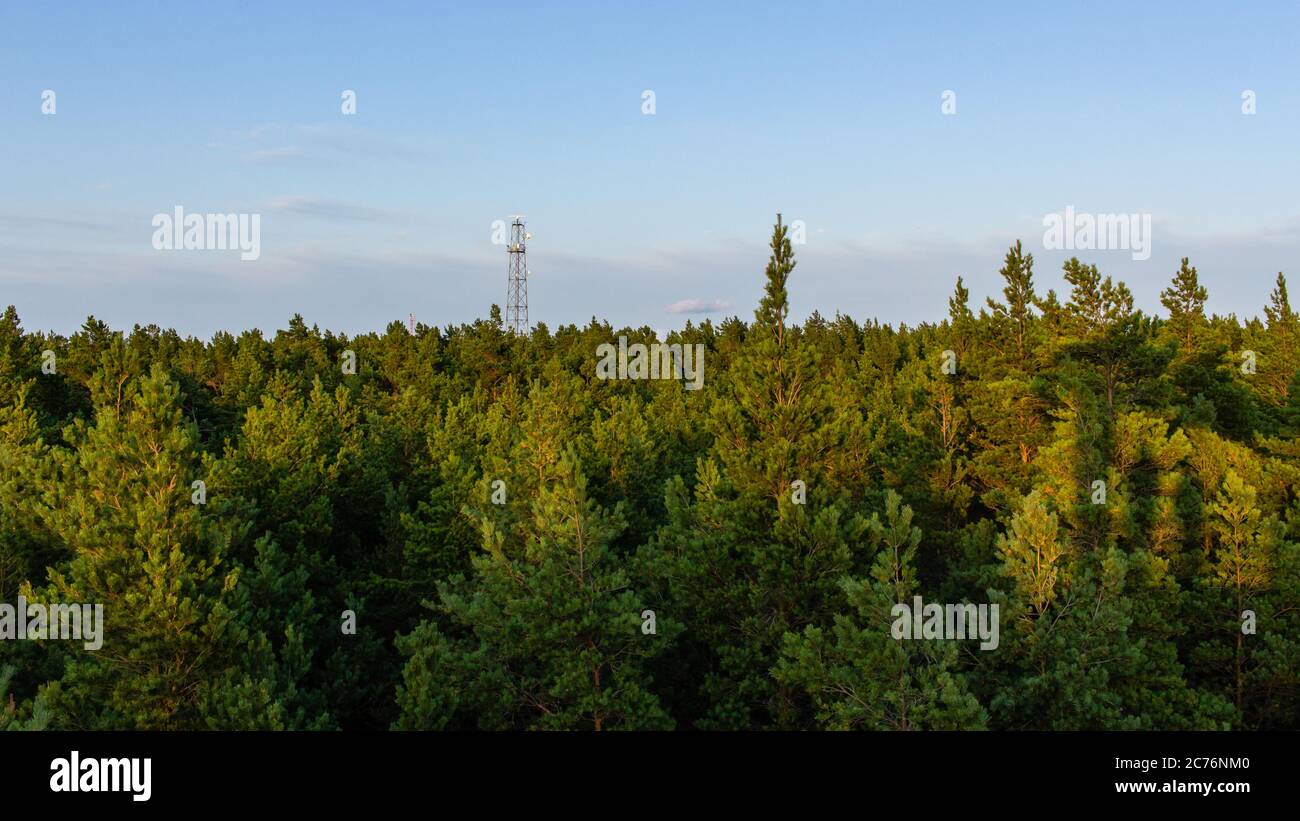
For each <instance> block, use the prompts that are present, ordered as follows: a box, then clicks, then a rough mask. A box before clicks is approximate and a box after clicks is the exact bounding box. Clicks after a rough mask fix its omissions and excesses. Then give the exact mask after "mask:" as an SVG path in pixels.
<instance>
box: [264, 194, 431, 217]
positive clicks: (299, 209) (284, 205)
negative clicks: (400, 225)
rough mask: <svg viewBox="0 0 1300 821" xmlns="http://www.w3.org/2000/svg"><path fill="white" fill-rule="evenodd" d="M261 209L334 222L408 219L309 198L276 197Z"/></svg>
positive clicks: (322, 199) (347, 204)
mask: <svg viewBox="0 0 1300 821" xmlns="http://www.w3.org/2000/svg"><path fill="white" fill-rule="evenodd" d="M262 209H263V210H265V211H272V212H280V213H286V214H297V215H299V216H303V217H311V218H313V219H321V220H331V221H336V222H399V221H405V220H408V219H410V217H409V216H404V215H402V214H399V213H397V212H395V211H389V210H387V209H383V208H371V207H370V206H366V205H358V204H356V203H350V202H343V201H341V200H332V199H328V198H325V197H311V196H285V197H276V198H274V199H272V200H269V201H268V202H266V203H265V204H264V205H263V206H262Z"/></svg>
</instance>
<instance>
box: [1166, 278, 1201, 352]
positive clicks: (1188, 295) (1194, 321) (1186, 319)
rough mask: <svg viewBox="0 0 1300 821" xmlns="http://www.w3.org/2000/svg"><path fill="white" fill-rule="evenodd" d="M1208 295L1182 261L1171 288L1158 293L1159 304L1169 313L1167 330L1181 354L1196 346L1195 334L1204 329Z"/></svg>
mask: <svg viewBox="0 0 1300 821" xmlns="http://www.w3.org/2000/svg"><path fill="white" fill-rule="evenodd" d="M1208 296H1209V294H1208V292H1207V291H1206V290H1205V288H1204V286H1202V285H1201V284H1200V280H1199V279H1197V276H1196V269H1195V268H1193V267H1192V266H1191V265H1189V264H1188V259H1187V257H1183V261H1182V263H1181V264H1180V265H1179V267H1178V272H1177V273H1175V274H1174V281H1173V284H1172V285H1170V286H1169V287H1168V288H1166V289H1165V290H1163V291H1161V292H1160V304H1161V305H1164V306H1165V310H1167V311H1169V327H1170V329H1171V330H1172V331H1173V334H1174V338H1175V339H1177V340H1178V345H1179V348H1181V349H1182V351H1183V352H1184V354H1186V353H1187V352H1190V351H1191V350H1192V349H1193V348H1194V346H1195V340H1196V335H1197V333H1198V332H1199V331H1200V330H1201V329H1203V328H1204V327H1205V324H1206V323H1205V300H1206V299H1207V298H1208Z"/></svg>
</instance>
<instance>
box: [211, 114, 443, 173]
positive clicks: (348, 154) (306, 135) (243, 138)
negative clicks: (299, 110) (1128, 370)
mask: <svg viewBox="0 0 1300 821" xmlns="http://www.w3.org/2000/svg"><path fill="white" fill-rule="evenodd" d="M208 147H209V148H211V149H213V150H216V151H231V152H234V153H236V154H238V155H240V156H242V157H243V158H244V159H245V160H246V161H249V162H252V163H255V164H258V165H298V164H308V165H315V164H320V163H334V162H342V161H345V160H348V159H355V158H358V157H371V158H382V159H399V160H400V159H407V160H409V159H419V158H420V157H422V156H424V154H425V152H424V150H423V149H422V148H421V147H420V146H419V145H418V144H416V143H415V142H413V141H411V140H409V139H405V138H402V137H393V136H389V135H383V134H376V133H373V132H370V131H367V130H365V129H363V128H357V127H355V126H353V125H350V124H343V123H339V124H333V123H298V124H281V123H269V124H265V125H258V126H254V127H253V128H249V129H246V130H244V131H241V132H237V133H234V134H227V135H226V139H222V140H214V141H210V142H209V143H208Z"/></svg>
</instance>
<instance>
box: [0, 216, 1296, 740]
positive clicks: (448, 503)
mask: <svg viewBox="0 0 1300 821" xmlns="http://www.w3.org/2000/svg"><path fill="white" fill-rule="evenodd" d="M990 264H991V265H993V264H996V261H995V260H990ZM760 265H761V260H756V265H755V276H756V277H757V276H759V275H760V271H759V268H760ZM803 273H804V271H802V270H799V269H796V267H795V260H794V254H793V249H792V247H791V244H790V242H789V239H788V238H787V236H786V229H785V228H784V227H777V228H776V229H775V230H774V233H773V238H772V255H771V258H770V260H769V262H768V266H767V270H766V291H765V295H764V297H763V300H762V302H761V304H760V305H759V306H758V308H757V310H756V312H755V314H754V316H753V320H752V321H751V322H744V321H741V320H740V319H735V318H733V319H729V320H727V321H724V322H721V323H720V324H716V325H715V324H713V323H711V322H709V321H705V322H703V323H701V324H698V325H694V324H692V325H688V326H687V328H686V329H685V330H684V331H683V332H680V333H674V334H673V335H672V337H671V339H670V340H669V341H671V342H674V343H680V344H700V345H703V349H704V358H703V386H702V388H701V389H699V390H686V389H685V386H684V384H683V383H682V382H680V381H674V380H671V379H669V380H663V379H660V380H649V379H644V380H637V379H624V380H618V379H613V380H602V379H597V378H596V374H595V371H596V367H597V362H598V357H597V355H596V350H597V348H598V346H600V345H602V344H606V343H612V342H616V341H617V338H618V336H619V335H625V336H627V337H628V340H629V342H646V343H648V342H652V341H654V332H653V331H651V330H650V329H649V328H641V329H624V330H617V329H614V328H612V327H610V326H609V325H608V324H604V323H602V322H600V321H599V320H597V319H593V320H592V322H591V324H589V325H588V326H586V327H584V328H578V327H574V326H565V327H560V328H557V329H555V330H551V329H549V328H548V327H546V326H545V325H543V324H540V323H539V324H538V325H537V326H536V327H535V329H534V330H533V332H532V334H531V335H530V336H527V337H524V336H516V335H513V334H510V333H508V332H507V331H506V330H505V329H504V327H503V323H502V320H501V316H500V312H499V311H498V310H497V309H496V308H495V307H494V308H493V310H492V312H491V316H490V318H488V319H481V320H478V321H476V322H474V323H473V324H469V325H461V326H458V327H450V328H447V329H438V328H431V327H426V326H417V327H416V329H415V333H414V334H411V333H409V332H408V329H407V328H406V327H405V326H404V325H403V324H401V323H399V322H394V323H392V324H391V325H389V327H388V328H387V329H386V330H385V331H384V332H383V333H380V334H373V333H372V334H367V335H364V336H358V337H355V338H347V337H343V336H337V335H334V334H332V333H330V332H328V331H326V332H321V331H319V330H318V329H316V328H315V327H308V325H307V324H306V323H305V322H304V320H303V319H302V318H301V317H298V316H295V317H294V318H293V319H292V321H291V322H290V323H289V326H288V328H287V329H284V330H281V331H279V332H277V333H276V335H275V336H274V337H273V338H267V337H264V336H263V335H262V334H261V333H259V332H255V331H253V332H244V333H242V334H241V335H239V336H237V337H236V336H232V335H230V334H226V333H222V334H218V335H217V336H215V337H214V338H213V339H212V340H211V341H208V342H204V341H202V340H198V339H194V338H182V337H181V336H179V335H178V334H177V333H176V332H174V331H165V330H161V329H159V328H157V327H154V326H149V327H139V326H137V327H136V328H134V329H133V330H132V331H130V332H129V333H124V332H121V331H114V330H112V329H110V328H109V327H108V326H107V325H105V324H104V323H103V322H100V321H98V320H96V319H94V318H93V317H92V318H90V319H88V320H87V321H86V323H85V325H84V326H83V327H82V329H81V330H80V331H79V332H78V333H76V334H74V335H73V336H71V337H69V338H65V337H62V336H52V335H47V334H42V333H29V332H26V331H24V330H23V328H22V326H21V324H20V319H19V315H18V312H17V311H16V310H15V309H14V308H12V307H11V308H9V309H8V310H7V311H6V312H5V313H4V316H3V318H2V319H0V602H6V603H9V604H13V603H15V602H17V600H18V599H19V597H20V596H21V597H24V598H25V599H26V600H27V601H29V602H37V603H50V604H52V603H58V602H85V603H100V604H102V605H103V606H104V613H105V622H104V638H103V647H102V648H101V649H99V650H97V651H90V650H86V649H84V648H83V646H82V644H81V643H80V642H75V641H72V642H70V641H54V640H40V641H0V668H3V670H5V671H6V674H5V676H4V677H3V678H0V728H4V727H9V728H38V729H39V728H49V729H137V728H138V729H208V728H223V729H336V728H342V729H385V728H394V729H412V730H437V729H472V728H482V729H586V730H591V729H597V730H601V729H604V730H613V729H682V730H687V729H814V728H825V729H845V728H852V729H934V728H939V729H984V728H987V729H1067V730H1073V729H1191V728H1194V729H1245V730H1256V729H1258V730H1277V729H1292V730H1294V729H1300V497H1298V493H1300V440H1298V438H1297V434H1298V433H1300V373H1298V369H1297V359H1298V357H1300V318H1298V317H1297V314H1296V312H1295V311H1294V310H1293V309H1292V307H1291V305H1290V303H1289V300H1288V295H1287V290H1286V282H1285V279H1284V278H1283V276H1282V275H1281V274H1279V275H1278V276H1277V279H1276V285H1275V288H1274V289H1273V291H1272V293H1271V294H1267V293H1261V300H1267V305H1266V307H1264V317H1263V318H1252V319H1250V320H1249V321H1244V322H1243V321H1241V320H1239V319H1238V318H1236V317H1231V316H1230V317H1222V316H1217V315H1213V313H1212V312H1210V310H1209V308H1210V306H1211V305H1212V295H1207V293H1206V290H1205V289H1204V288H1203V287H1202V286H1201V285H1200V284H1199V282H1198V278H1197V272H1196V269H1195V268H1194V267H1192V266H1191V264H1190V263H1189V261H1187V260H1184V261H1183V265H1182V267H1181V268H1180V269H1179V270H1177V271H1170V272H1169V275H1170V277H1171V281H1170V284H1169V287H1168V289H1167V290H1166V291H1165V293H1164V297H1163V299H1162V303H1163V307H1164V309H1165V311H1164V313H1163V315H1160V316H1148V315H1146V314H1144V313H1142V312H1141V311H1138V310H1135V308H1134V305H1133V298H1132V295H1131V294H1130V292H1129V290H1128V289H1127V288H1126V287H1125V286H1124V284H1123V283H1119V282H1113V281H1112V279H1111V278H1110V277H1107V276H1105V275H1104V274H1103V273H1102V272H1100V271H1098V269H1097V268H1096V267H1095V266H1092V265H1089V264H1087V263H1085V262H1080V261H1078V260H1071V261H1069V262H1068V263H1067V264H1066V265H1065V270H1064V277H1065V281H1066V283H1067V284H1068V288H1069V290H1068V293H1065V292H1063V293H1061V294H1057V293H1055V292H1054V291H1047V292H1045V293H1044V292H1042V291H1041V289H1040V288H1038V287H1036V286H1035V283H1034V280H1033V276H1034V271H1033V258H1032V256H1031V255H1029V254H1026V253H1024V251H1023V250H1022V248H1021V245H1020V243H1017V244H1016V245H1015V246H1013V247H1012V248H1011V249H1010V250H1009V252H1008V253H1007V255H1006V258H1005V260H1004V262H1003V266H1002V269H1001V273H1002V276H1003V278H1004V279H1005V289H1004V290H1003V292H1002V294H1001V296H1000V298H998V299H990V300H989V301H988V303H987V304H985V305H972V304H971V302H970V297H969V293H968V292H967V290H966V289H965V287H964V286H963V284H962V281H961V280H960V279H958V280H957V283H956V288H955V292H954V294H953V296H952V298H951V299H950V300H949V303H948V316H947V318H946V319H945V320H944V321H943V322H941V323H939V324H923V325H920V326H919V327H907V326H901V327H899V326H893V325H890V324H880V323H879V322H875V321H872V322H868V323H866V324H859V323H858V322H856V321H854V320H853V319H850V318H849V317H845V316H838V315H837V316H836V317H835V318H833V319H829V318H826V317H823V316H821V315H820V314H814V315H813V316H812V317H811V318H810V319H808V320H807V321H806V322H804V323H803V324H802V325H793V324H791V323H790V322H789V321H788V310H789V309H788V298H787V289H788V288H798V286H799V280H800V275H801V274H803ZM809 275H812V274H811V272H809ZM885 319H886V320H887V319H888V318H887V317H886V318H885ZM47 351H49V352H52V355H50V354H46V353H45V352H47ZM348 351H350V352H352V354H354V355H355V363H356V367H355V373H344V370H346V368H344V367H341V364H340V363H341V362H343V361H345V360H346V359H347V354H346V352H348ZM51 371H52V372H51ZM195 482H202V489H203V492H202V495H201V497H196V494H197V493H198V491H196V490H195V484H194V483H195ZM796 482H799V483H802V486H801V487H802V488H803V489H804V492H803V493H802V494H800V493H797V492H796V491H795V487H796V484H795V483H796ZM1098 483H1100V484H1098ZM1099 487H1100V488H1101V498H1102V499H1103V501H1101V502H1098V501H1097V499H1098V488H1099ZM196 498H201V503H196V501H195V500H196ZM800 501H802V503H799V502H800ZM917 595H920V596H923V597H924V599H925V600H926V601H933V602H947V603H961V602H968V603H974V604H997V605H998V606H999V610H1000V613H1001V631H1000V632H1001V634H1000V642H999V643H998V646H997V647H996V649H991V650H981V649H980V646H979V643H978V642H972V641H962V640H956V641H938V640H902V641H900V640H897V639H895V638H894V637H893V636H892V635H891V623H892V622H893V616H892V615H891V609H892V608H893V607H894V606H895V605H896V604H898V603H900V602H910V601H912V600H913V597H914V596H917ZM345 611H352V614H353V615H354V617H355V618H354V620H353V622H354V625H355V629H354V630H349V629H348V618H347V616H346V615H345ZM647 611H653V613H652V616H647ZM648 619H649V620H650V621H649V622H648ZM648 624H651V626H652V627H653V631H652V632H651V631H648Z"/></svg>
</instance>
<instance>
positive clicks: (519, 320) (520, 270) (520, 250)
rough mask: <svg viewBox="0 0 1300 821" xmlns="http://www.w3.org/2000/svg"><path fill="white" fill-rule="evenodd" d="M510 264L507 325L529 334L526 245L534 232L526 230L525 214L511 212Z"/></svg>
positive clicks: (507, 278)
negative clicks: (530, 232)
mask: <svg viewBox="0 0 1300 821" xmlns="http://www.w3.org/2000/svg"><path fill="white" fill-rule="evenodd" d="M510 218H511V220H513V222H511V224H510V245H508V246H507V248H508V249H509V252H510V264H509V266H508V267H507V269H506V327H507V328H509V329H510V330H511V331H512V332H514V333H517V334H528V333H531V332H532V328H531V327H530V326H529V324H528V254H527V248H526V247H525V246H524V242H525V241H526V240H529V239H532V236H533V235H532V234H529V233H527V232H526V231H524V215H523V214H511V215H510Z"/></svg>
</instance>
